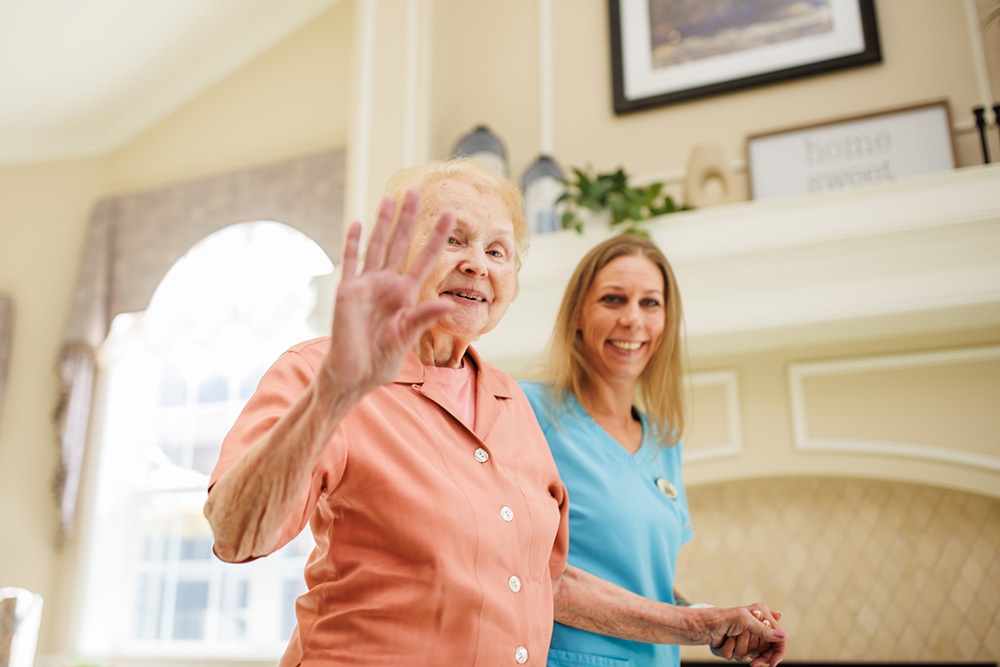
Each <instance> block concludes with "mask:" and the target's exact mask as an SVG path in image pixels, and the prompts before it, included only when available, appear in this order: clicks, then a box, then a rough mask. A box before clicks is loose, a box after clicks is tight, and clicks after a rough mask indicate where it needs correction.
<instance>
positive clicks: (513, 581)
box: [507, 574, 521, 593]
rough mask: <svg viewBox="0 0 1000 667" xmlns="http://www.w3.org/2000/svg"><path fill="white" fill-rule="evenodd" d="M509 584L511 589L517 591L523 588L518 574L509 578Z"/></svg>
mask: <svg viewBox="0 0 1000 667" xmlns="http://www.w3.org/2000/svg"><path fill="white" fill-rule="evenodd" d="M507 585H508V586H510V590H512V591H514V592H515V593H516V592H518V591H519V590H521V580H520V579H518V578H517V575H516V574H515V575H514V576H512V577H511V578H510V579H508V580H507Z"/></svg>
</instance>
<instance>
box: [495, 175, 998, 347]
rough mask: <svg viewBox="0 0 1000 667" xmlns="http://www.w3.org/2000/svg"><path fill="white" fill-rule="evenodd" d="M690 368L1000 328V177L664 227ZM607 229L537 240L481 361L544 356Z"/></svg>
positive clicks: (759, 208) (944, 180)
mask: <svg viewBox="0 0 1000 667" xmlns="http://www.w3.org/2000/svg"><path fill="white" fill-rule="evenodd" d="M649 231H650V234H651V236H652V238H653V239H654V240H655V241H656V242H657V244H658V245H659V246H660V247H661V248H662V249H663V250H664V252H665V253H666V255H667V257H668V258H669V259H670V261H671V263H672V264H673V267H674V270H675V273H676V275H677V280H678V282H679V283H680V288H681V294H682V296H683V301H684V309H685V320H686V331H687V337H688V345H689V349H690V352H691V355H692V356H693V357H698V356H710V355H715V354H730V353H740V352H746V351H751V350H755V349H762V348H767V347H778V346H786V345H802V344H813V343H823V342H832V341H836V340H851V339H864V338H871V337H883V336H893V335H900V334H914V333H922V332H935V331H943V330H952V329H961V328H978V327H990V326H1000V166H998V165H990V166H985V167H971V168H965V169H961V170H956V171H954V172H947V173H942V174H935V175H932V176H927V177H922V178H915V179H910V180H906V181H902V182H898V183H894V184H889V185H885V186H880V187H873V188H867V189H862V190H854V191H851V192H847V193H841V194H826V195H821V196H814V197H806V198H790V199H784V200H770V201H762V202H744V203H739V204H732V205H727V206H719V207H715V208H708V209H702V210H696V211H686V212H683V213H677V214H672V215H669V216H663V217H661V218H658V219H656V220H653V221H651V223H650V224H649ZM608 235H609V232H608V231H607V230H596V231H588V232H586V233H585V234H583V235H580V234H577V233H576V232H574V231H569V230H567V231H560V232H556V233H554V234H548V235H545V236H539V237H535V238H534V239H533V241H532V246H531V250H530V253H529V255H528V257H527V258H526V260H525V262H524V266H523V268H522V269H521V274H520V295H519V297H518V298H517V299H516V300H515V301H514V303H513V304H512V305H511V307H510V309H509V311H508V313H507V315H506V316H505V317H504V319H503V320H502V321H501V323H500V325H499V326H497V328H496V329H495V330H494V331H493V332H491V333H489V334H487V335H486V336H484V337H483V338H482V339H481V340H480V341H479V342H478V343H477V344H476V347H477V349H478V350H479V351H480V352H481V353H482V354H483V355H484V357H485V358H486V359H490V360H496V362H498V363H501V364H502V363H503V362H504V361H505V360H525V359H531V358H535V357H537V356H538V355H540V354H541V353H542V351H543V350H544V347H545V344H546V342H547V340H548V336H549V332H550V331H551V330H552V326H553V324H554V321H555V314H556V311H557V310H558V308H559V302H560V299H561V297H562V293H563V290H564V288H565V285H566V281H567V279H568V278H569V275H570V274H571V273H572V270H573V268H574V267H575V265H576V263H577V262H578V261H579V259H580V258H581V257H582V256H583V255H584V254H585V253H586V252H587V250H589V249H590V248H591V247H593V246H594V245H595V244H597V243H599V242H600V241H602V240H603V239H605V238H607V237H608Z"/></svg>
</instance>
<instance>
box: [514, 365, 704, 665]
mask: <svg viewBox="0 0 1000 667" xmlns="http://www.w3.org/2000/svg"><path fill="white" fill-rule="evenodd" d="M520 384H521V388H522V389H523V390H524V393H525V394H526V395H527V397H528V400H529V401H530V402H531V407H532V408H533V409H534V411H535V416H536V417H537V418H538V423H539V424H540V425H541V427H542V431H544V433H545V437H546V439H547V440H548V442H549V448H550V449H551V450H552V456H553V458H554V459H555V462H556V465H557V466H558V468H559V475H560V477H562V480H563V483H564V484H565V485H566V489H567V491H568V492H569V557H568V561H569V563H570V564H571V565H575V566H576V567H579V568H580V569H582V570H584V571H586V572H590V573H591V574H594V575H597V576H598V577H601V578H603V579H606V580H608V581H611V582H613V583H615V584H618V585H619V586H622V587H623V588H627V589H628V590H630V591H633V592H635V593H638V594H639V595H642V596H644V597H647V598H650V599H653V600H659V601H661V602H669V603H671V604H673V603H674V592H673V588H674V573H675V571H676V569H677V552H678V551H679V550H680V546H681V545H682V544H684V543H685V542H687V541H688V540H690V539H691V537H693V535H694V531H693V530H692V528H691V516H690V512H689V511H688V504H687V495H686V493H685V491H684V484H683V482H682V481H681V446H680V445H679V444H678V445H676V446H674V447H671V448H661V447H660V446H659V445H658V444H657V442H656V439H655V437H653V436H654V435H655V434H653V433H650V425H649V422H648V420H647V419H646V416H645V415H640V417H641V419H642V429H643V443H642V446H641V447H640V449H639V451H638V452H636V453H635V454H630V453H629V452H628V451H626V450H625V448H624V447H622V446H621V445H620V444H618V442H617V441H615V440H614V439H613V438H612V437H611V436H610V435H608V433H607V432H606V431H605V430H604V429H603V428H601V426H600V425H598V424H597V422H595V421H594V420H593V419H592V418H591V417H590V415H589V414H587V412H586V410H584V409H583V406H581V405H580V403H579V401H577V400H576V397H575V396H573V395H572V394H567V400H566V403H565V404H563V405H559V406H558V412H557V421H558V423H557V424H556V423H553V422H552V420H551V417H550V413H549V403H548V401H549V387H548V385H544V384H540V383H537V382H521V383H520ZM660 478H664V479H665V480H668V481H669V484H667V483H666V482H660V484H661V485H662V486H665V487H667V488H668V489H669V488H670V486H671V485H672V487H673V488H674V489H676V491H677V497H676V498H670V497H669V496H668V495H667V493H665V492H664V491H663V490H661V488H660V486H658V485H657V480H659V479H660ZM679 664H680V655H679V651H678V648H677V646H672V645H661V644H645V643H642V642H632V641H627V640H624V639H616V638H614V637H607V636H604V635H597V634H593V633H590V632H585V631H583V630H577V629H575V628H570V627H567V626H565V625H562V624H560V623H556V624H555V625H554V627H553V631H552V645H551V648H550V650H549V656H548V665H549V667H571V666H572V667H576V666H579V665H587V666H589V667H626V666H629V667H654V666H655V667H664V666H666V667H671V666H676V665H679Z"/></svg>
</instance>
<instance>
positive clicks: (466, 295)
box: [452, 292, 486, 301]
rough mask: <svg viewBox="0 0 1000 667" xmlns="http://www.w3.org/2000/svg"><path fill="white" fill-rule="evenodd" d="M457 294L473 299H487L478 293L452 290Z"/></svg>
mask: <svg viewBox="0 0 1000 667" xmlns="http://www.w3.org/2000/svg"><path fill="white" fill-rule="evenodd" d="M452 294H454V295H455V296H460V297H462V298H464V299H472V300H473V301H485V300H486V299H484V298H483V297H481V296H479V295H477V294H469V293H468V292H452Z"/></svg>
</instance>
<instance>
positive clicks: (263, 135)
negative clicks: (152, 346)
mask: <svg viewBox="0 0 1000 667" xmlns="http://www.w3.org/2000/svg"><path fill="white" fill-rule="evenodd" d="M399 4H400V5H402V4H403V3H399ZM552 5H553V19H554V21H553V22H554V26H555V28H554V31H553V35H552V46H553V65H554V70H553V81H554V90H553V109H554V113H555V117H554V137H553V139H554V149H555V150H554V153H555V156H556V158H557V159H559V160H560V161H561V162H562V163H563V164H565V165H585V164H588V163H589V164H592V165H594V166H595V167H597V168H600V169H604V168H611V167H614V166H617V165H625V166H627V167H628V169H629V170H631V171H633V172H635V173H636V174H638V175H640V176H652V175H657V174H663V173H672V172H676V171H678V170H681V169H682V168H683V167H684V165H685V163H686V161H687V158H688V154H689V152H690V150H691V147H692V146H693V145H694V144H695V143H699V142H706V141H707V142H718V143H719V144H720V145H721V146H722V148H723V150H724V151H725V154H726V156H727V157H728V158H729V159H731V160H733V161H735V162H740V161H742V159H743V146H744V141H745V137H746V135H747V134H749V133H753V132H759V131H764V130H768V129H773V128H779V127H783V126H787V125H795V124H800V123H804V122H809V121H815V120H820V119H825V118H832V117H837V116H842V115H848V114H856V113H861V112H865V111H869V110H877V109H881V108H884V107H889V106H898V105H902V104H908V103H915V102H919V101H923V100H927V99H934V98H940V97H947V98H949V99H950V100H951V103H952V110H953V114H954V120H955V121H956V123H957V124H958V125H959V134H958V144H959V149H960V150H959V152H960V158H961V163H962V164H963V165H970V164H976V163H978V161H979V156H978V148H977V145H976V138H975V136H974V135H973V134H972V132H971V131H969V129H968V128H969V127H970V125H969V122H968V121H969V119H970V118H971V115H970V114H969V112H968V109H969V107H971V106H972V105H973V104H977V103H980V99H979V94H980V91H979V87H978V83H977V81H976V78H975V74H974V67H973V51H972V48H971V45H970V39H969V33H968V21H967V20H966V17H965V15H964V13H963V12H964V5H963V3H961V2H957V1H956V2H941V1H940V0H880V1H879V2H878V16H879V28H880V32H881V38H882V48H883V53H884V62H883V63H882V64H881V65H876V66H872V67H866V68H862V69H858V70H850V71H844V72H839V73H833V74H828V75H823V76H819V77H814V78H811V79H805V80H802V81H798V82H794V83H788V84H781V85H776V86H770V87H767V88H762V89H756V90H751V91H746V92H741V93H734V94H730V95H725V96H721V97H714V98H708V99H705V100H700V101H695V102H690V103H686V104H681V105H674V106H670V107H663V108H660V109H654V110H650V111H644V112H640V113H637V114H632V115H629V116H615V115H614V114H613V113H612V111H611V101H610V64H609V54H608V52H609V46H608V35H607V32H608V30H607V16H606V11H607V10H606V3H605V2H600V1H598V0H583V1H582V0H553V3H552ZM362 6H363V4H362V3H361V0H355V1H354V2H350V1H348V0H344V1H343V2H341V3H339V4H337V5H335V6H334V7H333V8H332V9H331V10H329V11H328V12H326V13H324V14H323V15H322V16H320V17H319V18H317V19H316V20H315V21H313V22H312V23H310V24H309V25H308V26H306V27H305V28H303V29H302V30H300V31H299V32H297V33H296V34H295V35H293V36H292V37H290V38H289V39H287V40H285V41H284V42H283V43H281V44H279V45H278V46H276V47H275V48H273V49H272V50H270V51H269V52H267V53H266V54H265V55H263V56H262V57H260V58H259V59H257V60H256V61H254V62H252V63H250V64H249V65H247V66H246V67H245V68H244V69H242V70H241V71H239V72H237V73H236V74H234V75H233V76H231V77H229V78H228V79H226V80H225V81H222V82H220V83H219V84H218V85H217V86H215V87H214V88H212V89H211V90H210V91H208V92H207V93H205V94H204V95H202V96H201V97H199V98H197V99H196V100H194V101H192V102H191V103H190V104H188V105H187V106H185V107H183V108H182V109H180V110H178V111H177V112H176V113H174V114H172V115H171V116H169V117H168V118H166V119H164V120H163V121H162V122H161V123H159V124H158V125H156V126H155V127H153V128H151V129H150V130H148V131H147V132H145V133H143V134H142V135H141V136H139V137H137V138H135V139H134V140H132V141H131V142H130V143H129V144H128V145H126V146H123V147H122V148H121V149H120V150H117V151H115V152H114V153H113V154H111V155H107V156H100V157H97V158H95V159H93V160H87V161H78V162H72V163H55V164H40V165H23V166H13V167H8V168H4V169H2V170H0V234H2V235H0V291H2V292H4V293H6V294H9V295H10V296H12V297H13V299H14V306H15V327H14V338H13V348H12V353H11V357H10V367H9V371H8V378H7V384H6V392H5V397H4V404H3V406H2V412H0V506H2V507H3V512H2V514H0V534H2V535H4V539H3V541H4V548H3V549H0V584H3V585H19V586H25V587H27V588H30V589H33V590H36V591H38V592H40V593H41V594H42V595H43V596H45V599H46V614H45V617H44V621H43V628H42V635H41V640H40V646H39V652H40V654H41V655H44V656H50V658H49V661H50V663H49V664H58V660H59V658H58V657H53V656H58V655H60V654H64V653H65V652H66V651H68V650H69V645H68V641H69V627H70V621H71V613H70V612H71V609H72V598H71V595H70V594H69V593H68V592H69V591H71V590H72V589H73V586H74V583H75V582H74V574H75V571H76V565H77V563H76V561H75V557H74V554H75V544H73V543H71V544H70V545H69V546H68V548H67V549H66V550H64V551H58V550H56V549H55V548H54V546H53V538H54V534H55V523H56V522H55V516H54V506H53V503H52V501H51V496H50V492H49V484H50V481H51V476H52V471H53V469H54V464H55V460H56V455H55V454H56V444H55V438H54V432H53V429H52V426H51V422H50V416H51V413H52V409H53V406H54V405H55V401H56V397H57V379H56V377H55V373H54V370H53V369H54V364H55V361H56V355H57V352H58V348H59V342H60V335H61V332H62V327H63V325H64V321H65V317H66V310H67V307H68V303H69V297H70V293H71V290H72V287H73V281H74V277H75V271H76V268H77V264H78V261H79V258H80V257H79V255H80V252H81V248H82V239H83V234H84V231H85V228H86V224H87V220H88V217H89V214H90V210H91V207H92V206H93V204H94V202H95V201H96V200H97V199H98V198H100V197H101V196H104V195H108V194H114V193H120V192H127V191H134V190H139V189H147V188H153V187H158V186H161V185H164V184H168V183H174V182H177V181H185V180H190V179H195V178H198V177H201V176H206V175H211V174H217V173H220V172H225V171H230V170H233V169H237V168H240V167H246V166H252V165H257V164H264V163H268V162H272V161H278V160H281V159H284V158H287V157H290V156H294V155H301V154H308V153H313V152H317V151H319V150H323V149H328V148H335V147H339V146H344V145H346V146H347V147H348V150H349V151H351V150H355V151H356V150H357V147H358V141H357V134H356V133H357V130H358V128H359V127H360V122H359V120H360V119H359V118H358V117H357V109H358V106H357V104H356V103H357V99H356V95H357V93H358V91H359V82H358V80H357V54H358V53H359V50H358V49H359V46H358V44H357V43H356V42H355V36H356V34H357V27H358V25H359V24H360V20H359V12H360V11H361V9H360V8H361V7H362ZM401 15H402V14H401V12H393V11H392V9H391V3H390V1H389V0H382V2H379V3H378V6H377V12H376V16H378V17H379V21H380V26H381V27H382V28H383V29H384V30H382V29H380V30H379V31H378V32H377V42H376V43H377V44H381V49H376V60H375V62H374V67H373V71H374V72H375V77H376V79H375V81H374V82H372V86H373V88H372V90H373V102H374V104H375V106H376V107H377V112H374V113H373V114H372V117H371V118H370V119H368V120H370V121H371V129H370V134H369V135H368V141H369V143H370V151H371V154H370V157H372V161H370V162H369V163H367V164H368V168H369V173H368V174H365V179H366V180H367V181H369V182H370V185H369V187H368V190H367V192H366V194H365V195H364V196H365V197H367V199H368V201H367V203H365V204H364V205H363V206H362V207H361V208H362V209H363V210H371V205H372V203H373V202H374V198H375V197H376V196H377V191H378V190H379V189H380V188H381V184H382V183H383V182H384V179H385V176H387V172H388V171H391V169H392V164H391V163H392V162H393V160H394V159H396V156H402V155H404V153H405V152H404V151H402V150H401V149H400V148H399V142H400V141H402V140H404V139H405V138H406V137H405V130H403V129H401V128H405V125H404V121H405V120H406V119H405V118H402V117H401V115H400V113H399V111H398V109H397V110H396V111H393V110H392V109H390V108H389V106H390V105H392V104H394V103H397V102H398V101H399V100H400V99H402V98H401V91H402V89H401V88H400V86H401V85H403V84H404V83H405V81H404V80H403V79H402V77H401V75H400V73H401V71H402V70H401V65H400V59H401V58H402V57H403V54H404V53H405V51H404V50H403V49H402V47H401V42H400V39H401V37H400V32H399V30H400V16H401ZM420 16H421V17H422V18H421V20H422V29H421V30H422V31H421V33H420V38H421V40H422V41H421V44H422V46H421V48H420V49H419V53H420V54H421V56H420V57H421V59H422V60H421V63H420V64H419V67H418V68H417V71H418V73H419V76H420V77H421V82H422V83H423V84H424V85H425V87H426V90H421V91H420V96H419V98H418V100H417V102H416V113H417V114H418V115H419V123H418V124H417V126H416V132H417V133H418V134H419V140H418V141H417V142H416V145H417V151H416V156H417V158H418V159H424V158H438V157H445V156H447V155H448V154H449V153H450V151H451V149H452V147H453V146H454V143H455V142H456V141H457V139H458V138H459V137H460V136H461V135H462V134H464V133H465V132H466V131H468V130H469V129H471V128H472V126H474V125H475V124H478V123H481V122H486V123H488V124H489V125H490V126H491V127H492V128H493V129H494V130H495V131H496V132H497V133H498V134H500V135H501V136H502V137H503V139H504V141H505V142H506V144H507V147H508V150H509V152H510V162H511V166H512V169H511V172H512V175H513V176H514V177H515V178H517V179H520V177H521V174H522V173H523V170H524V168H525V167H526V166H527V165H528V164H529V163H530V162H531V161H533V160H534V158H535V157H536V155H537V153H538V134H539V120H538V100H539V95H538V90H537V86H538V84H537V76H538V74H537V66H536V62H537V53H538V46H537V34H536V33H537V27H538V16H537V8H536V4H535V3H534V2H532V1H531V0H513V1H512V2H505V3H495V2H467V1H466V0H434V1H433V2H432V1H430V0H426V1H425V2H423V3H422V4H421V10H420ZM992 30H994V31H997V30H1000V28H992ZM994 37H995V35H993V36H991V39H993V38H994ZM989 43H991V44H995V43H996V42H995V41H992V42H989ZM990 53H991V54H992V58H994V60H993V61H992V62H991V65H992V66H993V72H994V74H993V77H994V79H993V80H994V84H993V85H994V96H996V95H998V94H1000V90H998V89H997V86H996V74H995V73H996V72H997V71H1000V67H998V66H997V64H996V60H995V59H996V58H997V52H996V49H993V50H992V51H990ZM993 134H995V130H994V132H993ZM401 137H402V139H401ZM994 141H995V139H994ZM994 150H998V149H996V148H995V149H994ZM997 154H1000V150H998V153H997ZM354 157H355V158H356V157H357V155H355V156H354ZM348 164H349V168H351V165H355V164H357V162H356V161H351V160H349V163H348ZM357 177H358V175H357V174H355V175H354V176H353V177H352V178H355V179H356V178H357ZM373 192H374V193H375V194H372V193H373ZM997 339H998V337H997V335H996V332H992V331H982V330H976V331H956V332H951V333H948V334H942V335H940V337H933V338H927V337H924V338H918V339H906V340H900V339H879V340H875V341H861V342H857V341H854V342H852V343H850V344H845V345H838V346H824V347H822V348H808V349H797V350H775V351H773V352H769V353H766V354H754V355H750V356H748V355H745V356H739V357H732V358H708V359H697V360H696V363H695V366H696V370H712V369H719V368H737V369H739V372H740V374H741V375H740V377H741V390H740V391H741V398H742V399H743V400H744V401H745V404H744V405H743V411H744V412H743V417H744V421H743V427H744V428H745V431H746V438H747V446H748V447H749V446H758V445H761V444H762V443H768V444H767V446H768V447H773V449H769V450H768V451H769V452H771V453H773V454H774V456H775V462H774V465H775V466H776V467H777V468H778V470H777V474H782V470H781V466H782V463H781V455H782V453H783V452H788V451H789V450H790V447H791V436H790V426H789V421H788V420H789V413H788V408H787V400H786V396H785V391H786V389H785V387H786V385H787V377H786V371H787V365H788V363H790V362H792V361H795V360H816V359H829V358H837V357H847V356H854V355H864V354H874V353H892V352H897V351H901V350H908V351H919V350H926V349H938V348H941V347H949V346H953V345H981V344H987V343H994V344H995V343H996V342H998V340H997ZM925 409H928V410H929V409H932V407H927V408H925ZM829 460H830V462H831V474H838V475H848V476H850V475H853V474H855V473H856V472H857V471H858V466H857V465H854V464H853V463H852V460H851V459H850V458H844V457H841V456H831V457H830V459H829ZM885 464H886V465H896V464H899V465H903V466H905V465H915V464H912V463H898V462H895V461H893V460H887V461H886V462H885ZM737 465H738V464H736V463H732V462H728V461H725V460H720V461H715V462H711V461H709V462H702V463H698V464H696V465H692V466H691V467H690V469H689V477H690V480H691V484H692V485H693V487H695V488H697V487H698V486H699V485H703V484H711V483H715V482H718V481H720V480H727V479H732V478H734V477H736V476H738V475H737V470H736V469H735V468H734V466H737ZM919 465H924V464H919ZM785 472H787V473H788V474H791V475H794V473H795V471H794V470H787V471H785ZM966 472H967V473H968V472H969V471H966ZM970 474H976V473H975V471H971V473H970ZM943 484H944V485H946V486H954V485H951V484H949V482H948V481H947V480H943ZM735 502H738V500H737V501H735ZM698 526H699V530H700V531H701V534H706V533H709V534H710V533H712V532H713V531H715V530H721V529H722V528H723V527H722V526H713V525H712V520H711V519H710V518H706V519H704V520H700V521H698ZM12 546H13V548H12ZM741 546H742V548H747V547H748V546H749V547H752V546H753V543H750V544H749V545H748V544H743V545H741ZM762 547H766V544H764V545H762ZM991 572H992V574H991V576H992V577H994V581H995V578H996V577H998V576H1000V574H997V573H996V568H994V569H993V570H992V571H991ZM799 602H801V601H799ZM789 608H790V609H795V607H794V606H792V607H789ZM800 641H801V644H800V646H802V647H803V648H802V649H797V653H796V657H801V658H812V657H830V656H823V655H818V654H812V653H809V651H808V647H809V646H810V642H809V640H808V639H803V640H800ZM994 645H995V644H994ZM800 651H801V652H800ZM990 657H991V659H994V660H996V659H1000V654H998V653H997V652H994V653H991V654H990ZM122 664H123V663H122Z"/></svg>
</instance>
